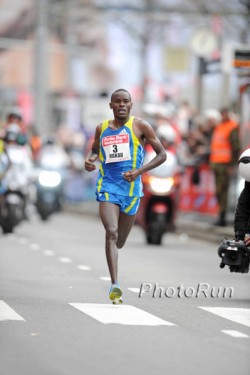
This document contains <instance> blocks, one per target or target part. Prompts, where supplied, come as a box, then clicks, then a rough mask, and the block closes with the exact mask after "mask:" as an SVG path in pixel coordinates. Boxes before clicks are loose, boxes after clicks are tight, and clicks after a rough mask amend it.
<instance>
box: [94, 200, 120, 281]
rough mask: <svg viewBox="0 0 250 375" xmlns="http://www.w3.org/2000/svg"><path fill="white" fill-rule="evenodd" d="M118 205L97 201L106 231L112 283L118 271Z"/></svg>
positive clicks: (106, 246)
mask: <svg viewBox="0 0 250 375" xmlns="http://www.w3.org/2000/svg"><path fill="white" fill-rule="evenodd" d="M119 212H120V207H119V206H118V205H116V204H113V203H109V202H100V203H99V213H100V217H101V220H102V223H103V226H104V229H105V231H106V239H105V251H106V258H107V263H108V267H109V273H110V277H111V282H112V284H114V283H116V282H117V272H118V252H117V246H116V243H117V239H118V220H119Z"/></svg>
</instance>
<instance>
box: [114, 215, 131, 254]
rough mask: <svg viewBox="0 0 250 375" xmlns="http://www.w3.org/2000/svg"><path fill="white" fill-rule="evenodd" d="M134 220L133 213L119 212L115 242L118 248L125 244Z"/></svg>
mask: <svg viewBox="0 0 250 375" xmlns="http://www.w3.org/2000/svg"><path fill="white" fill-rule="evenodd" d="M134 222H135V215H128V214H125V213H124V212H120V216H119V221H118V239H117V243H116V245H117V248H118V249H121V248H122V247H123V246H124V245H125V242H126V240H127V238H128V235H129V233H130V231H131V229H132V226H133V224H134Z"/></svg>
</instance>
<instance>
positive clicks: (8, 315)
mask: <svg viewBox="0 0 250 375" xmlns="http://www.w3.org/2000/svg"><path fill="white" fill-rule="evenodd" d="M4 320H22V321H25V319H23V318H22V317H21V316H20V315H19V314H17V313H16V312H15V311H14V310H13V309H12V308H11V307H10V306H9V305H7V303H5V302H4V301H2V300H0V321H4Z"/></svg>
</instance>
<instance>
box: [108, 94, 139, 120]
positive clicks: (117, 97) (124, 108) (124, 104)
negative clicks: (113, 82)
mask: <svg viewBox="0 0 250 375" xmlns="http://www.w3.org/2000/svg"><path fill="white" fill-rule="evenodd" d="M109 106H110V108H111V109H112V110H113V113H114V117H115V118H116V119H118V120H122V121H123V120H127V118H128V117H129V114H130V110H131V108H132V106H133V103H132V101H131V95H130V93H129V92H128V91H127V90H125V89H118V90H116V91H114V92H113V94H112V95H111V102H110V103H109Z"/></svg>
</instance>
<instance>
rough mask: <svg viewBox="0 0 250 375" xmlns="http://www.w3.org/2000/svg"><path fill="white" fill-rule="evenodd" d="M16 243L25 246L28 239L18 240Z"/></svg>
mask: <svg viewBox="0 0 250 375" xmlns="http://www.w3.org/2000/svg"><path fill="white" fill-rule="evenodd" d="M18 242H19V244H20V245H26V243H27V242H28V239H27V238H19V240H18Z"/></svg>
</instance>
